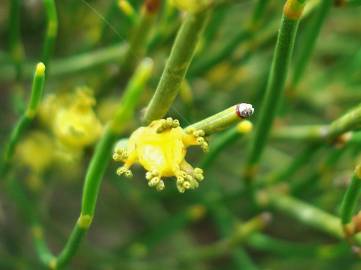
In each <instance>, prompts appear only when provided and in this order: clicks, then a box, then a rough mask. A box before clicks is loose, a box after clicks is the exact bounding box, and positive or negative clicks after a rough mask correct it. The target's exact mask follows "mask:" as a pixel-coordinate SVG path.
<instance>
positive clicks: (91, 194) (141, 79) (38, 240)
mask: <svg viewBox="0 0 361 270" xmlns="http://www.w3.org/2000/svg"><path fill="white" fill-rule="evenodd" d="M152 69H153V63H152V61H151V60H150V59H146V60H144V61H143V62H142V63H141V64H140V66H139V68H138V69H137V70H136V72H135V74H134V76H133V77H132V79H131V80H130V82H129V83H128V86H127V87H126V90H125V92H124V94H123V97H122V99H121V102H120V105H119V108H118V111H117V113H116V114H115V117H114V118H113V120H112V121H111V122H110V123H109V124H108V125H107V127H106V129H105V131H104V134H103V136H102V138H101V139H100V141H99V142H98V144H97V146H96V149H95V152H94V155H93V157H92V159H91V160H90V164H89V167H88V169H87V173H86V176H85V183H84V186H83V195H82V206H81V213H80V216H79V218H78V220H77V222H76V223H75V225H74V228H73V230H72V232H71V234H70V236H69V238H68V240H67V242H66V244H65V246H64V248H63V249H62V250H61V252H60V254H59V256H57V257H56V256H53V255H52V254H51V252H50V250H49V249H48V247H47V245H46V242H45V240H44V239H43V237H42V233H36V232H39V228H40V227H39V225H37V224H35V225H34V226H33V231H34V230H35V233H33V236H34V243H35V246H36V249H37V251H38V254H39V257H40V259H41V261H42V263H43V264H45V265H46V266H48V267H49V268H51V269H58V268H62V267H64V266H65V265H66V264H68V263H69V261H70V260H71V258H72V257H73V256H74V255H75V253H76V251H77V250H78V248H79V245H80V243H81V241H82V239H83V238H84V236H85V234H86V232H87V231H88V229H89V227H90V225H91V222H92V220H93V216H94V212H95V206H96V201H97V197H98V193H99V188H100V184H101V180H102V178H103V175H104V173H105V169H106V167H107V165H108V161H109V159H110V157H111V152H112V150H113V146H114V143H115V142H116V140H117V138H118V136H119V134H120V133H121V131H122V130H123V129H124V127H125V125H126V122H127V121H129V120H130V119H131V117H132V116H133V115H134V111H135V107H136V105H137V104H138V102H139V99H140V95H141V93H142V91H143V89H144V87H145V83H146V82H147V81H148V79H149V78H150V75H151V71H152ZM43 76H44V72H43ZM30 104H34V103H33V102H30ZM29 107H30V108H33V106H29ZM30 111H32V110H30Z"/></svg>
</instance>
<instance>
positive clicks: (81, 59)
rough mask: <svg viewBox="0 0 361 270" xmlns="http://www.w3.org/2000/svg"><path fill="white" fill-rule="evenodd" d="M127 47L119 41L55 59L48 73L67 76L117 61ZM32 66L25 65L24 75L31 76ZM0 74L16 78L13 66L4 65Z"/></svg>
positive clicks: (5, 78) (7, 77)
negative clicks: (100, 47)
mask: <svg viewBox="0 0 361 270" xmlns="http://www.w3.org/2000/svg"><path fill="white" fill-rule="evenodd" d="M127 47H128V45H127V44H126V43H119V44H115V45H112V46H109V47H105V48H102V49H98V50H94V51H91V52H86V53H82V54H78V55H74V56H69V57H66V58H64V59H57V60H54V61H52V63H51V70H50V71H49V72H48V74H49V76H51V77H56V76H65V75H71V74H74V73H77V72H81V71H87V70H90V69H93V68H95V67H98V66H102V65H104V64H108V63H115V62H117V61H118V59H119V58H122V57H124V55H125V53H126V50H127ZM32 66H33V64H25V65H24V77H26V78H28V77H30V76H31V73H32ZM0 74H1V77H0V78H1V79H2V80H11V79H12V78H14V71H13V69H12V67H11V66H6V65H3V66H2V68H1V69H0Z"/></svg>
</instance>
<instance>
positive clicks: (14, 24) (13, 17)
mask: <svg viewBox="0 0 361 270" xmlns="http://www.w3.org/2000/svg"><path fill="white" fill-rule="evenodd" d="M20 4H21V1H20V0H13V1H11V4H10V15H9V27H8V35H9V44H8V46H9V50H10V55H11V58H12V60H13V62H14V64H15V70H16V79H17V80H19V79H20V78H21V77H22V62H23V60H24V46H23V44H22V41H21V35H20Z"/></svg>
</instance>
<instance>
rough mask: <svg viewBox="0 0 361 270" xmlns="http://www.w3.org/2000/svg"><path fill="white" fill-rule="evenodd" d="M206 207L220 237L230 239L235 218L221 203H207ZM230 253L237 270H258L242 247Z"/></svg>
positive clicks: (235, 248)
mask: <svg viewBox="0 0 361 270" xmlns="http://www.w3.org/2000/svg"><path fill="white" fill-rule="evenodd" d="M208 207H209V212H210V214H211V215H212V217H213V219H214V220H215V223H216V225H217V226H218V230H219V231H220V233H221V235H222V237H230V235H231V234H232V232H233V229H234V226H235V222H236V218H235V217H234V216H233V215H232V213H231V212H230V211H229V209H228V208H227V207H226V206H225V204H223V203H222V202H209V203H208ZM230 253H231V255H232V258H233V261H234V264H235V267H237V269H247V270H255V269H258V268H257V267H256V266H255V264H254V263H253V262H252V259H251V258H250V257H249V256H248V254H247V253H246V251H245V250H244V249H243V248H242V247H240V246H238V247H234V248H233V249H232V250H231V251H230Z"/></svg>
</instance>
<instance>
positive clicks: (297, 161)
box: [265, 144, 321, 185]
mask: <svg viewBox="0 0 361 270" xmlns="http://www.w3.org/2000/svg"><path fill="white" fill-rule="evenodd" d="M320 147H321V145H320V144H310V145H308V146H306V148H305V149H304V150H303V151H302V152H301V153H300V154H299V155H298V156H297V157H296V158H294V159H293V160H292V161H291V163H290V164H289V165H288V166H287V165H286V166H282V169H281V170H279V171H277V172H275V173H273V174H271V176H270V177H269V178H268V179H266V181H265V184H267V185H272V184H275V183H278V182H281V181H285V182H286V181H289V180H290V179H291V178H292V177H293V176H294V174H295V173H296V172H297V171H298V170H299V169H301V168H302V167H303V166H304V165H305V164H307V163H309V162H310V160H311V158H312V157H313V156H314V155H315V154H316V153H317V150H318V149H319V148H320Z"/></svg>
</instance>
